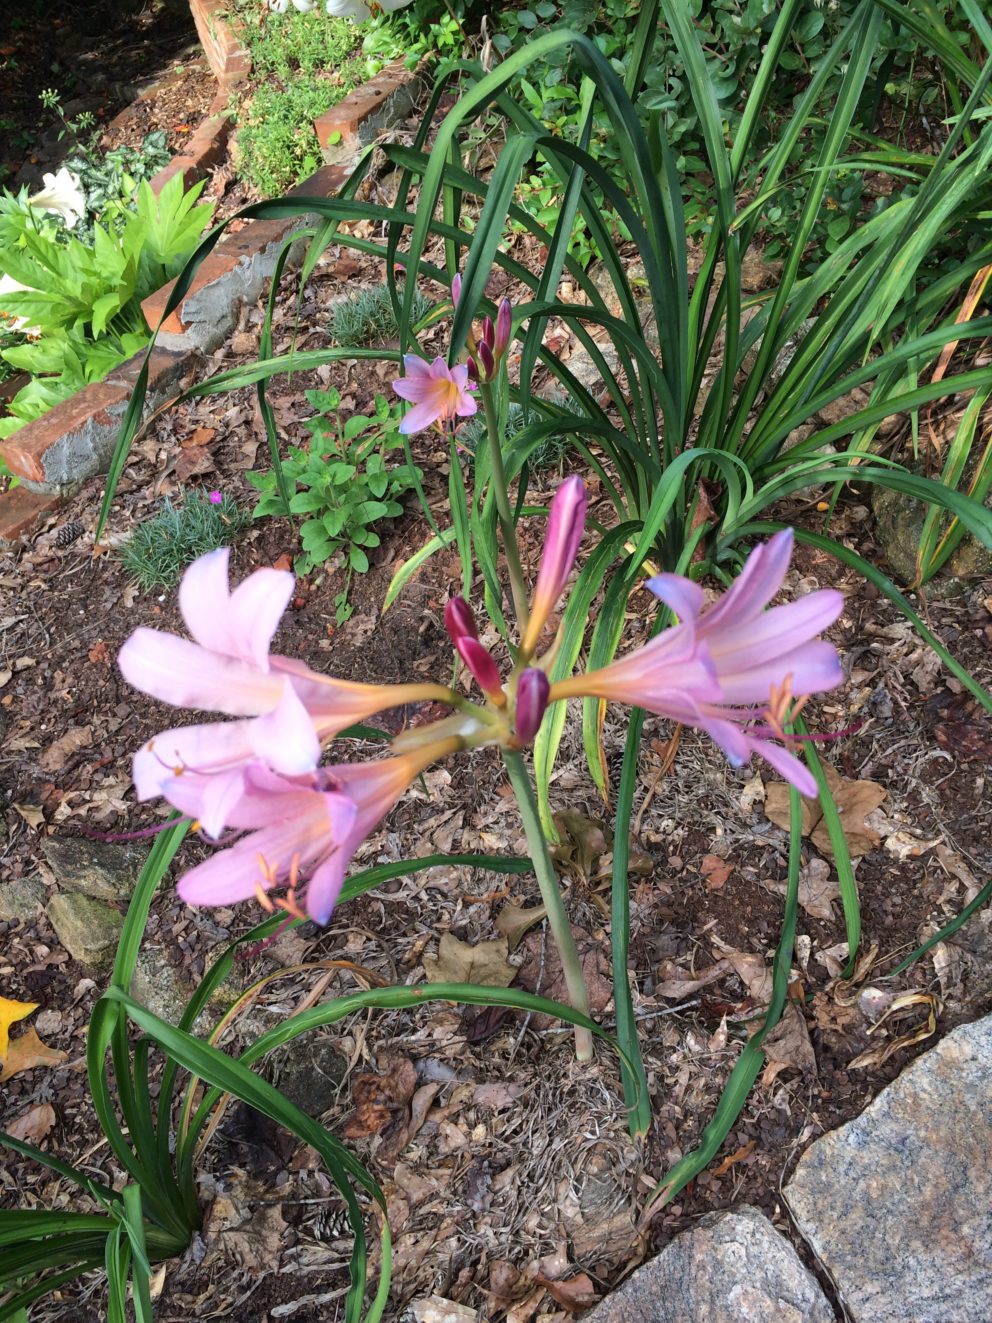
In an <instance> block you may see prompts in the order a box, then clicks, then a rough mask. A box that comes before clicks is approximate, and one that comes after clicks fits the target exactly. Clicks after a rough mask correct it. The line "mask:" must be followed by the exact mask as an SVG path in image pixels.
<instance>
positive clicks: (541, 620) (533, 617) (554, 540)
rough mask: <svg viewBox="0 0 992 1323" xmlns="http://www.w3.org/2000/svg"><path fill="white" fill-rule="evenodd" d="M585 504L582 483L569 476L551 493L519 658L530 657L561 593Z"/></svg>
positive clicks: (575, 550)
mask: <svg viewBox="0 0 992 1323" xmlns="http://www.w3.org/2000/svg"><path fill="white" fill-rule="evenodd" d="M586 505H587V498H586V489H585V484H584V483H583V481H582V479H581V478H580V477H578V475H576V474H573V475H572V476H571V477H570V478H566V479H565V481H564V482H563V483H562V484H561V486H560V487H559V488H558V490H557V491H556V492H555V495H554V499H553V500H552V502H551V509H550V510H549V512H548V526H547V531H546V532H545V535H544V551H543V553H542V555H541V564H540V567H539V569H538V571H537V583H536V585H535V587H534V595H533V599H532V601H531V604H530V617H529V619H528V621H527V629H526V632H525V633H524V637H523V639H522V641H521V644H520V651H521V655H522V656H523V657H530V656H532V655H533V652H534V649H535V648H536V647H537V643H538V640H539V639H540V637H541V631H542V630H543V628H544V626H545V624H546V623H547V619H548V616H549V615H550V614H551V612H552V611H553V610H554V608H555V605H556V604H557V602H558V599H559V597H561V595H562V592H563V591H564V588H565V583H566V581H567V580H568V576H569V574H570V573H571V571H572V566H573V565H574V564H575V557H576V556H577V555H578V551H579V543H580V542H581V541H582V534H583V531H584V529H585V522H586Z"/></svg>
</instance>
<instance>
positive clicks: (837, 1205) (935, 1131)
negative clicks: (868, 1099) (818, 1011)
mask: <svg viewBox="0 0 992 1323" xmlns="http://www.w3.org/2000/svg"><path fill="white" fill-rule="evenodd" d="M990 1122H992V1016H987V1017H986V1018H985V1019H984V1020H980V1021H978V1022H977V1023H976V1024H971V1025H964V1026H962V1027H961V1028H959V1029H955V1030H954V1031H953V1033H950V1034H948V1036H947V1037H946V1038H945V1039H943V1041H942V1042H940V1043H939V1044H938V1045H937V1046H936V1047H935V1048H933V1049H931V1051H929V1052H927V1053H926V1055H925V1056H922V1057H920V1058H919V1060H917V1061H914V1062H913V1064H912V1065H911V1066H908V1067H907V1068H906V1069H905V1070H904V1071H903V1073H902V1074H901V1075H900V1076H899V1078H898V1079H897V1080H896V1081H895V1083H893V1084H890V1085H889V1087H888V1088H887V1089H884V1090H883V1091H882V1093H880V1094H879V1095H878V1097H877V1098H876V1099H875V1101H874V1102H873V1103H872V1104H871V1106H870V1107H868V1108H867V1109H866V1110H865V1111H864V1112H863V1113H862V1114H861V1115H860V1116H859V1117H857V1118H856V1119H855V1120H853V1121H850V1122H848V1124H847V1125H845V1126H842V1127H841V1128H840V1129H839V1130H835V1131H834V1132H833V1133H832V1134H829V1135H826V1136H825V1137H824V1138H823V1139H820V1140H818V1141H817V1142H816V1143H815V1144H813V1145H812V1146H811V1147H810V1148H809V1149H807V1151H806V1152H805V1153H804V1154H803V1156H802V1159H801V1160H800V1162H799V1165H798V1167H797V1168H796V1172H795V1175H794V1176H793V1178H792V1180H791V1181H790V1183H789V1185H788V1187H787V1189H786V1191H785V1194H786V1198H787V1199H788V1201H789V1206H790V1207H791V1209H792V1212H793V1214H794V1216H795V1218H796V1222H797V1224H798V1226H799V1228H800V1230H801V1231H802V1233H803V1235H804V1236H805V1237H806V1238H807V1240H809V1242H810V1243H811V1244H812V1246H813V1248H814V1249H815V1250H816V1253H817V1255H818V1256H819V1257H820V1259H821V1260H822V1262H823V1263H824V1265H825V1266H826V1268H827V1269H828V1271H829V1272H830V1274H831V1277H832V1278H833V1280H834V1281H835V1282H836V1284H837V1288H838V1291H839V1292H840V1294H841V1296H842V1298H843V1300H844V1302H845V1304H846V1305H847V1307H848V1309H849V1311H850V1313H851V1317H852V1318H853V1319H855V1320H857V1321H858V1323H988V1320H989V1319H990V1318H992V1142H990Z"/></svg>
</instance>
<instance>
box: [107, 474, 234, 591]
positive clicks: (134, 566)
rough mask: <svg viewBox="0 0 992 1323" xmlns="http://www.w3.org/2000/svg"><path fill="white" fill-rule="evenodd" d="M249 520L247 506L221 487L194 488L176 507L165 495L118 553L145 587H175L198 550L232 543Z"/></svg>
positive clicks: (205, 550) (213, 548)
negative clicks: (206, 491) (213, 489)
mask: <svg viewBox="0 0 992 1323" xmlns="http://www.w3.org/2000/svg"><path fill="white" fill-rule="evenodd" d="M215 497H217V498H219V499H216V500H215V499H213V498H215ZM250 523H251V515H250V514H249V512H248V511H247V510H243V509H242V508H241V507H240V506H239V505H238V504H237V503H236V502H235V501H234V500H232V498H231V497H230V496H227V495H225V496H223V497H221V495H220V493H219V492H211V493H210V495H204V493H202V492H193V493H191V494H190V495H189V496H187V497H186V499H185V500H184V501H183V503H182V505H180V506H178V507H176V506H174V505H173V504H172V502H171V500H169V498H168V497H166V499H165V501H164V502H163V504H162V509H161V510H160V511H159V512H158V514H156V515H153V516H152V518H151V519H146V520H145V522H144V523H142V524H139V525H138V527H137V528H136V529H135V530H134V532H133V533H132V534H131V536H130V537H129V538H128V540H127V541H126V542H125V543H124V544H123V546H122V547H121V549H120V558H121V561H122V563H123V565H124V568H125V569H126V570H127V571H128V573H129V574H133V575H134V577H135V579H137V581H138V583H139V585H140V586H141V588H142V589H143V590H144V591H145V592H150V591H151V590H152V589H154V588H172V587H174V585H175V584H177V583H178V582H179V579H180V577H181V575H182V572H183V570H185V569H186V567H187V565H192V563H193V561H194V560H196V558H197V556H202V555H203V554H204V552H207V551H214V550H216V548H217V547H227V546H230V545H231V543H232V542H234V541H235V540H236V538H237V536H238V534H239V533H241V532H243V530H244V529H245V528H247V527H248V525H249V524H250Z"/></svg>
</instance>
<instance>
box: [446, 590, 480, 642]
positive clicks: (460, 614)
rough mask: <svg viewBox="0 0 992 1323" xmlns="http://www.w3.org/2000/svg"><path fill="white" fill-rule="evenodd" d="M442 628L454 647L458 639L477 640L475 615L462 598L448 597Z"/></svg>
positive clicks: (477, 632)
mask: <svg viewBox="0 0 992 1323" xmlns="http://www.w3.org/2000/svg"><path fill="white" fill-rule="evenodd" d="M444 627H445V629H446V630H447V631H448V637H449V638H450V639H451V641H452V643H454V644H455V645H456V646H457V644H458V640H459V639H477V638H478V637H479V631H478V629H477V628H476V625H475V615H474V613H473V611H472V608H471V607H470V606H469V604H468V602H466V601H465V598H464V597H449V599H448V601H447V602H446V603H445V606H444Z"/></svg>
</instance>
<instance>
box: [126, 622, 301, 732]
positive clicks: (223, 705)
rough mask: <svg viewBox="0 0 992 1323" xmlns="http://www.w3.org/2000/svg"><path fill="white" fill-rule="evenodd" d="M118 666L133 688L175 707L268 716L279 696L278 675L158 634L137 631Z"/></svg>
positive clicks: (280, 689) (154, 630) (150, 630)
mask: <svg viewBox="0 0 992 1323" xmlns="http://www.w3.org/2000/svg"><path fill="white" fill-rule="evenodd" d="M117 664H118V665H119V666H120V668H121V673H122V674H123V676H124V678H125V680H127V682H128V683H129V684H132V685H134V687H135V689H140V690H141V692H142V693H144V694H151V696H152V697H153V698H160V699H161V700H162V701H163V702H165V703H171V704H172V705H173V706H174V707H189V708H194V709H197V710H201V711H208V712H226V713H227V715H228V716H232V717H242V716H255V715H257V714H258V713H259V712H269V711H271V710H272V708H274V707H275V705H276V704H277V703H278V702H279V698H280V696H281V694H282V681H281V680H280V679H279V678H278V677H277V676H273V675H268V674H266V673H265V672H264V671H260V670H258V669H256V668H255V667H254V666H251V665H249V664H248V663H246V662H243V661H239V660H237V659H235V658H231V657H226V656H220V655H219V654H217V653H215V652H208V651H207V649H206V648H202V647H200V645H199V644H198V643H190V642H189V641H188V640H187V639H181V638H177V637H176V635H175V634H166V633H163V632H162V631H161V630H157V629H145V628H141V629H136V630H135V631H134V633H133V634H132V635H131V637H130V638H129V639H127V640H126V642H125V643H124V645H123V647H122V648H121V650H120V652H119V654H118V657H117Z"/></svg>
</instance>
